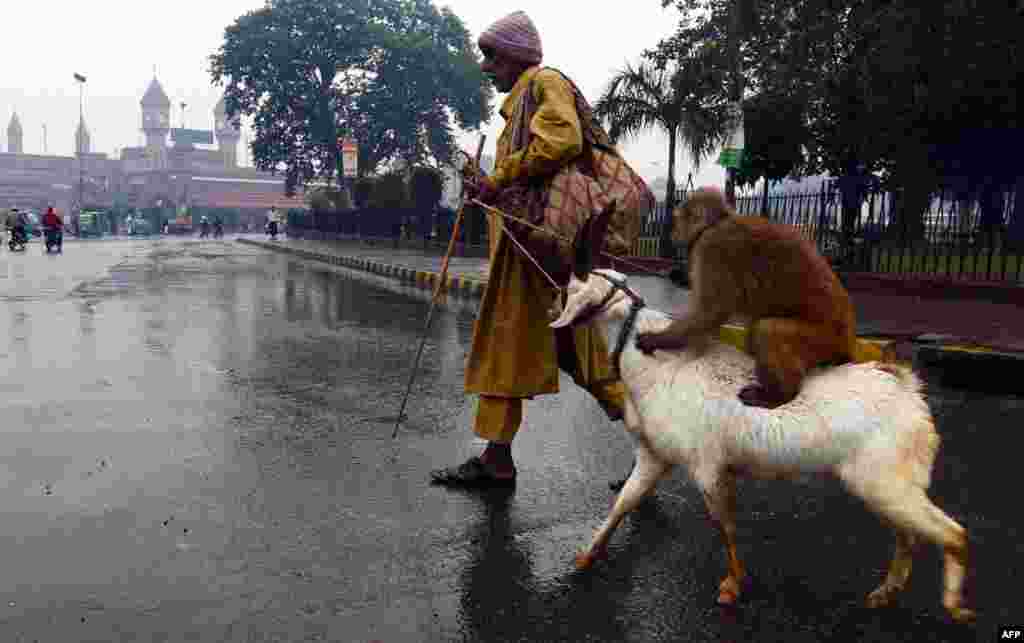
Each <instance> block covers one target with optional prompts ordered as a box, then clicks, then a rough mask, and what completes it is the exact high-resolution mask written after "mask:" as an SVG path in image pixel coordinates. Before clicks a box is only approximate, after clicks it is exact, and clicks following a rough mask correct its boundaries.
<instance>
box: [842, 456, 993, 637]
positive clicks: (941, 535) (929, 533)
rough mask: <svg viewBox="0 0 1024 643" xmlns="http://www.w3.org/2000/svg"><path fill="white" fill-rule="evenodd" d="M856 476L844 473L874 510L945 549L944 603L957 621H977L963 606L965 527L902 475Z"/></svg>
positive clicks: (901, 529) (965, 570)
mask: <svg viewBox="0 0 1024 643" xmlns="http://www.w3.org/2000/svg"><path fill="white" fill-rule="evenodd" d="M857 478H858V479H856V480H853V479H850V478H848V477H846V476H844V477H843V481H844V482H845V483H846V484H847V486H848V487H849V488H850V489H851V491H853V492H854V493H855V494H857V495H858V496H860V497H861V498H863V499H864V501H865V502H866V503H867V505H868V506H869V507H871V509H872V510H873V511H875V512H876V513H878V514H879V515H880V516H881V517H882V518H883V519H884V520H886V521H888V522H890V523H891V524H892V525H893V526H894V527H895V528H896V529H897V530H900V531H905V532H907V533H909V534H911V535H913V536H917V537H919V538H921V539H923V540H926V541H928V542H931V543H935V544H936V545H938V546H939V547H940V548H942V554H943V561H944V567H945V571H944V576H943V585H944V587H943V594H942V605H943V607H945V608H946V611H948V612H949V614H950V616H951V617H952V618H953V620H955V621H958V622H961V623H963V622H969V621H972V620H974V611H973V610H971V609H968V608H966V607H964V606H963V603H964V596H963V589H964V580H965V576H966V573H967V532H966V530H965V529H964V528H963V527H962V526H960V525H959V524H958V523H957V522H956V521H955V520H953V519H952V518H950V517H949V516H948V515H946V513H945V512H944V511H942V510H941V509H939V508H938V507H936V506H935V504H934V503H932V501H931V500H930V499H929V498H928V496H927V494H925V492H924V489H921V488H920V487H918V486H916V485H914V484H912V483H910V482H908V481H906V480H904V479H903V478H894V477H885V478H876V479H874V480H870V481H862V480H861V478H862V476H857ZM908 573H909V569H908ZM869 600H870V598H869Z"/></svg>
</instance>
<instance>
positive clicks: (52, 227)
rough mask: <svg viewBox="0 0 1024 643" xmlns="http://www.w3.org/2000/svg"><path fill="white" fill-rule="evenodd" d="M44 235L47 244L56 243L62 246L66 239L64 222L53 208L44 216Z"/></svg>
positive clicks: (48, 209)
mask: <svg viewBox="0 0 1024 643" xmlns="http://www.w3.org/2000/svg"><path fill="white" fill-rule="evenodd" d="M43 234H45V235H46V240H47V242H51V241H52V242H56V243H57V245H60V243H61V241H62V240H63V237H64V221H62V220H61V218H60V215H59V214H57V211H56V210H54V209H53V207H52V206H51V207H49V208H47V210H46V214H44V215H43Z"/></svg>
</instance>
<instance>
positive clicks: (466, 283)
mask: <svg viewBox="0 0 1024 643" xmlns="http://www.w3.org/2000/svg"><path fill="white" fill-rule="evenodd" d="M238 241H239V242H240V243H247V244H249V245H253V246H259V247H260V248H266V249H268V250H274V251H276V252H284V253H286V254H292V255H296V256H298V257H301V258H303V259H309V260H310V261H320V262H323V263H328V264H331V265H334V266H342V267H344V268H353V269H355V270H363V271H366V272H371V273H374V274H377V275H381V276H383V277H391V278H393V279H398V280H399V281H403V282H406V283H409V284H410V285H413V286H416V287H418V288H423V289H431V290H432V289H433V288H435V287H436V285H437V281H438V279H439V278H440V276H441V275H440V274H438V273H436V272H432V271H429V270H417V269H415V268H408V267H406V266H400V265H396V264H390V263H383V262H379V261H371V260H369V259H364V258H362V257H346V256H339V255H333V254H328V253H324V252H317V251H315V250H305V249H303V248H294V247H289V246H286V245H281V244H277V243H267V242H263V241H255V240H253V239H238ZM486 286H487V282H486V281H481V280H479V279H473V278H471V277H466V276H464V275H452V274H449V275H447V276H446V277H445V288H444V289H445V291H447V292H448V293H449V294H453V295H456V296H459V297H465V298H468V299H479V298H480V297H482V296H483V294H484V287H486Z"/></svg>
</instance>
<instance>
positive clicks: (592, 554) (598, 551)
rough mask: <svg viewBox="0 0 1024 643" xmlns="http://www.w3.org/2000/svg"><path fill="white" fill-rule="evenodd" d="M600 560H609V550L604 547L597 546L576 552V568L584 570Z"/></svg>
mask: <svg viewBox="0 0 1024 643" xmlns="http://www.w3.org/2000/svg"><path fill="white" fill-rule="evenodd" d="M599 560H608V550H607V549H606V548H604V547H597V548H593V549H588V550H586V551H581V552H577V553H576V569H578V570H580V571H583V570H586V569H590V568H591V567H593V566H594V563H596V562H597V561H599Z"/></svg>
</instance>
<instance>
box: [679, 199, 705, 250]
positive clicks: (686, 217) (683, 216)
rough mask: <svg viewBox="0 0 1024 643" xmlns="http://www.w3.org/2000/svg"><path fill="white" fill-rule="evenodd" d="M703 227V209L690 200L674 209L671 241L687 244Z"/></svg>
mask: <svg viewBox="0 0 1024 643" xmlns="http://www.w3.org/2000/svg"><path fill="white" fill-rule="evenodd" d="M703 227H704V216H703V208H702V207H701V206H700V204H698V203H695V202H694V200H693V199H691V200H689V201H687V202H686V203H684V204H683V205H681V206H679V207H678V208H676V211H675V212H674V213H673V214H672V241H674V242H675V243H677V244H688V243H690V241H692V240H693V238H694V237H696V236H697V233H698V232H700V229H701V228H703Z"/></svg>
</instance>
